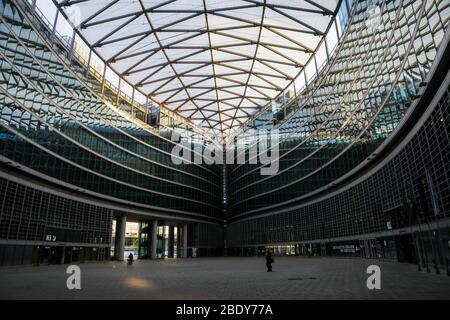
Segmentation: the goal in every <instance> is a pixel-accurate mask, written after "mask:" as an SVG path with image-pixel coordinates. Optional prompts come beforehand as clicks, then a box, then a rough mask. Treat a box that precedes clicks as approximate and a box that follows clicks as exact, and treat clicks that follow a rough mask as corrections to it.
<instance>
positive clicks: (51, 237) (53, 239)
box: [45, 234, 56, 242]
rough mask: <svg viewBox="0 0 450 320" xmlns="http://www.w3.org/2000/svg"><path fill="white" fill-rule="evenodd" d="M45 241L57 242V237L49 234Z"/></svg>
mask: <svg viewBox="0 0 450 320" xmlns="http://www.w3.org/2000/svg"><path fill="white" fill-rule="evenodd" d="M45 241H50V242H56V236H55V235H52V234H48V235H46V236H45Z"/></svg>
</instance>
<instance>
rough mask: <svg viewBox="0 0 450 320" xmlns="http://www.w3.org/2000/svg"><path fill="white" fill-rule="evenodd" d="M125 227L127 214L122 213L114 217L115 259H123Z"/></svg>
mask: <svg viewBox="0 0 450 320" xmlns="http://www.w3.org/2000/svg"><path fill="white" fill-rule="evenodd" d="M126 227H127V216H126V215H124V214H122V215H121V216H119V217H117V219H116V239H115V240H116V241H115V245H114V257H115V258H116V260H117V261H123V255H124V251H125V230H126Z"/></svg>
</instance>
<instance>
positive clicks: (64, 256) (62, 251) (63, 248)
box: [60, 247, 66, 264]
mask: <svg viewBox="0 0 450 320" xmlns="http://www.w3.org/2000/svg"><path fill="white" fill-rule="evenodd" d="M65 258H66V247H62V248H61V258H60V259H61V261H60V263H61V264H64V263H65Z"/></svg>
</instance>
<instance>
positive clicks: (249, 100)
mask: <svg viewBox="0 0 450 320" xmlns="http://www.w3.org/2000/svg"><path fill="white" fill-rule="evenodd" d="M53 2H54V3H55V4H56V5H57V7H58V8H59V9H60V12H62V13H63V14H64V15H65V16H66V17H68V18H69V20H70V14H68V13H70V12H69V11H70V10H72V9H71V8H76V10H77V11H78V12H79V14H80V15H81V19H80V21H79V23H74V25H76V26H75V29H76V31H77V32H78V34H79V36H80V37H81V38H83V40H85V42H86V43H87V44H89V46H90V47H91V49H92V50H94V51H95V52H96V53H97V54H98V55H99V56H100V57H101V58H102V59H104V61H105V62H106V65H108V66H109V67H110V68H111V69H112V70H115V71H117V73H118V74H119V75H120V78H121V81H122V80H123V81H126V82H128V83H129V84H130V85H132V86H133V87H134V88H136V89H138V90H139V91H141V92H142V93H144V94H145V95H147V96H148V97H149V98H151V99H152V100H154V101H156V102H158V103H159V104H161V105H164V106H166V107H168V108H169V109H171V110H173V111H175V112H177V113H179V114H180V115H182V116H184V117H186V118H187V119H189V120H191V121H192V122H193V123H195V124H197V125H199V126H202V127H203V128H204V129H205V131H209V133H210V134H213V135H215V136H216V137H218V138H219V140H222V139H223V138H224V137H226V136H227V135H228V134H230V133H231V131H232V129H233V128H236V127H239V126H240V125H242V124H243V123H245V122H246V120H247V119H248V118H250V117H251V116H252V115H253V114H254V113H255V112H257V111H258V110H260V109H261V108H263V107H265V106H266V105H267V104H268V103H269V102H270V101H272V100H274V99H275V98H277V97H278V96H279V95H280V93H282V92H283V91H284V90H285V89H286V88H287V87H289V86H290V85H291V84H292V82H293V81H294V80H295V79H296V77H298V75H299V74H300V73H301V72H302V71H303V70H304V68H305V66H306V65H307V63H308V62H309V61H310V60H311V59H312V58H313V57H314V54H315V53H316V51H317V50H318V47H319V45H320V44H321V41H322V39H323V37H324V36H325V35H326V34H327V32H328V30H329V27H330V26H331V24H332V23H333V22H334V18H335V16H336V12H337V8H339V5H338V4H339V2H340V1H337V0H336V1H321V0H314V1H313V0H301V1H295V3H294V1H292V0H285V1H271V0H262V1H255V0H233V1H226V2H223V1H220V2H218V1H206V0H195V1H192V0H189V1H187V0H167V1H160V2H158V3H155V2H152V3H151V5H150V4H148V3H146V2H145V1H143V0H138V1H129V0H110V1H109V2H108V3H107V4H105V2H104V1H102V2H98V1H93V0H63V1H60V0H53Z"/></svg>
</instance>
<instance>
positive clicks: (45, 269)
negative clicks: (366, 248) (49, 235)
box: [0, 257, 450, 300]
mask: <svg viewBox="0 0 450 320" xmlns="http://www.w3.org/2000/svg"><path fill="white" fill-rule="evenodd" d="M373 264H376V265H379V266H380V268H381V290H374V291H371V290H368V289H367V286H366V280H367V277H368V275H367V274H366V270H367V267H368V266H369V265H373ZM67 267H68V266H67V265H54V266H40V267H32V266H29V267H7V268H0V299H130V300H134V299H180V300H191V299H233V300H247V299H248V300H253V299H258V300H271V299H282V300H284V299H299V300H304V299H450V277H448V276H446V275H445V270H442V274H441V275H436V274H435V273H434V272H433V271H432V272H431V273H426V272H418V271H417V266H416V265H412V264H399V263H394V262H381V261H376V260H359V259H333V258H304V257H277V258H276V262H275V264H274V272H273V273H267V272H266V269H265V260H264V258H231V257H229V258H198V259H178V260H177V259H170V260H159V261H149V260H142V261H136V262H135V264H134V265H133V266H131V267H130V266H127V264H126V263H119V262H105V263H86V264H80V267H81V273H82V274H81V290H72V291H70V290H68V289H67V287H66V280H67V278H68V276H69V275H68V274H66V269H67Z"/></svg>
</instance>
